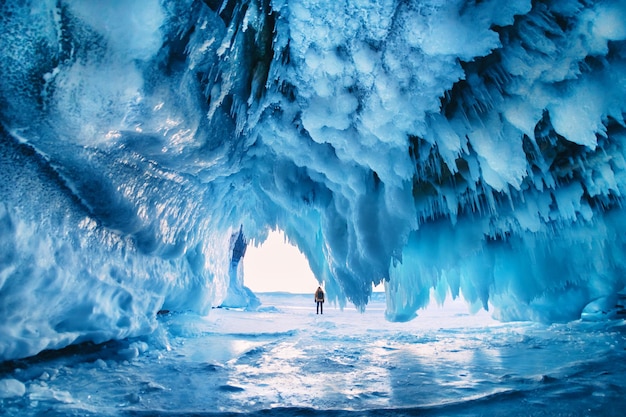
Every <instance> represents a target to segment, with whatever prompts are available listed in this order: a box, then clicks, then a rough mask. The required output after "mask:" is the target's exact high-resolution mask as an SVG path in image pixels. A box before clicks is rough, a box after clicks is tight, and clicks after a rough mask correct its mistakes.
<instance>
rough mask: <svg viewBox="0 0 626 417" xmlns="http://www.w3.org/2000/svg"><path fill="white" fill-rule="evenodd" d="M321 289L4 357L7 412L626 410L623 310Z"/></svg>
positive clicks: (1, 376)
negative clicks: (495, 312) (343, 295)
mask: <svg viewBox="0 0 626 417" xmlns="http://www.w3.org/2000/svg"><path fill="white" fill-rule="evenodd" d="M312 297H313V296H312V295H311V296H308V295H307V296H295V295H277V294H265V295H263V294H262V295H261V299H262V301H263V306H262V308H261V311H259V312H245V311H235V310H223V309H215V310H213V311H212V312H211V314H210V315H209V317H204V318H201V317H197V316H193V315H188V314H171V315H166V316H163V317H161V318H160V322H161V325H160V328H159V330H158V331H157V332H156V333H155V334H154V335H152V336H150V337H147V338H143V339H135V340H128V341H122V342H110V343H107V344H104V345H99V346H85V345H83V346H80V347H74V348H69V349H65V350H63V351H60V352H49V353H46V354H43V355H40V356H38V357H36V358H31V359H28V360H23V361H17V362H12V363H4V364H0V386H3V387H4V392H0V414H1V415H6V416H39V415H50V416H56V415H80V416H85V415H98V416H100V415H104V416H107V415H110V416H113V415H139V416H148V415H149V416H153V415H154V416H156V415H228V416H233V415H239V414H243V415H254V414H260V415H280V416H292V415H293V416H300V415H333V416H343V415H350V416H361V415H369V416H378V415H429V416H430V415H446V416H451V415H454V416H457V415H458V416H478V415H488V416H500V415H502V416H505V415H506V416H511V415H513V416H516V415H524V416H557V415H558V416H586V415H588V416H623V415H624V410H626V398H625V397H626V365H625V364H624V361H625V359H626V350H625V349H626V326H625V323H624V320H621V319H619V318H618V319H613V320H609V321H603V322H591V321H578V322H574V323H569V324H559V325H552V326H545V325H539V324H532V323H506V324H503V323H499V322H495V321H492V320H490V319H489V317H488V315H487V313H485V312H481V313H479V314H477V315H469V314H467V309H466V308H465V307H464V306H463V305H462V304H458V303H453V304H452V305H451V306H450V305H448V304H447V305H446V308H445V309H441V308H431V309H429V310H427V311H425V312H422V314H421V315H420V317H418V318H417V319H415V320H413V321H411V322H409V323H389V322H386V321H385V320H384V317H383V311H384V304H383V303H382V302H381V301H378V302H374V303H373V304H372V305H370V306H369V308H368V309H367V312H366V313H364V314H361V313H359V312H357V311H355V310H354V309H345V310H344V311H341V310H339V309H336V308H333V306H330V305H327V306H326V309H325V312H324V313H325V314H324V315H316V314H315V306H314V303H313V300H312ZM2 381H4V382H2ZM17 381H19V383H18V382H17ZM20 384H21V385H20ZM22 385H23V388H25V390H24V389H20V387H21V386H22ZM22 391H23V392H22Z"/></svg>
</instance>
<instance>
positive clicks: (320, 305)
mask: <svg viewBox="0 0 626 417" xmlns="http://www.w3.org/2000/svg"><path fill="white" fill-rule="evenodd" d="M319 313H322V314H324V303H322V302H321V301H318V302H317V314H319Z"/></svg>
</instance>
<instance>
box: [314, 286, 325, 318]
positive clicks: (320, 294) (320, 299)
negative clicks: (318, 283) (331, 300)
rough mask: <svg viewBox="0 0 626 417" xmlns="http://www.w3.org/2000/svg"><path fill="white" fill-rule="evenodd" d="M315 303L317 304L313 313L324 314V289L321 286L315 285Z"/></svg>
mask: <svg viewBox="0 0 626 417" xmlns="http://www.w3.org/2000/svg"><path fill="white" fill-rule="evenodd" d="M315 303H316V304H317V313H315V314H320V313H321V314H324V290H323V289H322V287H317V291H315Z"/></svg>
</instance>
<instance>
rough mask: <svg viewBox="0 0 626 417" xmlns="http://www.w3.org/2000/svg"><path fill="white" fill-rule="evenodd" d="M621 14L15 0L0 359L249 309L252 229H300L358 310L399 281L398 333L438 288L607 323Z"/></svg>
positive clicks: (516, 8) (391, 297) (256, 236)
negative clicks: (240, 262) (247, 260)
mask: <svg viewBox="0 0 626 417" xmlns="http://www.w3.org/2000/svg"><path fill="white" fill-rule="evenodd" d="M625 22H626V6H625V5H624V4H623V3H621V2H611V1H598V2H593V1H584V2H581V1H573V0H571V1H534V2H530V1H509V2H507V3H506V4H502V2H499V1H495V0H494V1H481V2H474V1H461V0H454V1H442V0H428V1H420V2H413V1H394V0H384V1H374V0H372V1H358V2H354V1H336V0H327V1H325V0H320V1H313V0H306V1H287V0H274V1H269V0H252V1H248V0H240V1H236V0H224V1H220V0H206V1H191V0H187V1H177V2H174V1H165V0H163V1H157V0H132V1H123V2H122V1H109V2H82V1H57V0H45V1H31V2H28V1H27V2H24V1H17V0H7V1H5V2H3V3H2V4H1V5H0V31H1V33H0V35H1V36H0V55H1V56H0V73H1V74H2V77H0V123H1V126H2V129H1V131H0V133H1V137H2V141H1V149H0V150H1V153H0V167H1V168H2V169H1V170H0V175H1V176H2V183H1V184H0V195H1V196H2V202H1V204H0V231H1V236H2V241H1V242H0V245H2V254H1V255H0V256H1V257H0V314H2V317H3V318H5V320H4V321H3V324H2V325H1V327H0V334H1V335H2V338H0V339H1V340H2V341H1V342H0V359H10V358H14V357H21V356H27V355H32V354H35V353H37V352H39V351H41V350H43V349H46V348H56V347H61V346H64V345H66V344H70V343H76V342H80V341H84V340H91V341H103V340H107V339H110V338H119V337H126V336H132V335H139V334H144V333H146V332H150V331H151V330H152V329H153V328H154V326H155V319H154V317H155V314H156V312H157V311H158V310H160V309H177V310H192V311H196V312H200V313H206V312H208V310H209V308H210V307H211V306H215V305H219V304H220V303H222V302H223V301H224V300H227V299H228V298H229V297H231V296H232V295H233V294H235V295H236V294H244V296H243V298H242V299H244V300H245V299H246V296H245V294H246V293H245V291H244V290H243V288H237V289H236V291H233V288H232V286H233V285H235V286H240V285H242V284H243V280H241V279H239V278H241V277H240V276H239V277H238V276H237V275H238V274H241V273H242V272H241V271H239V272H238V271H237V269H238V268H239V266H237V267H236V268H235V270H233V262H232V261H233V249H234V247H233V242H234V241H233V239H232V237H233V236H235V235H236V234H237V232H238V231H239V230H240V228H242V230H243V232H244V234H245V236H246V238H247V239H249V240H250V241H252V242H257V243H258V242H261V241H263V239H264V238H265V236H266V235H267V233H268V230H269V229H271V228H280V229H282V230H284V231H285V232H286V235H287V236H288V237H289V239H290V240H291V241H292V242H293V243H295V244H296V245H298V247H299V248H300V249H301V250H302V251H303V252H304V253H305V255H306V256H307V258H308V259H309V262H310V264H311V268H312V270H313V272H314V274H315V275H316V276H317V277H318V278H319V279H320V280H321V281H323V282H325V285H326V289H327V293H328V295H329V297H330V299H331V300H332V301H335V302H337V303H338V304H339V305H345V303H346V302H348V301H349V302H352V303H354V304H356V305H357V306H359V307H364V306H365V305H366V303H367V300H368V297H369V295H370V291H371V285H372V283H378V282H380V281H381V280H384V281H386V292H387V300H388V301H387V302H388V308H387V316H388V318H389V319H390V320H409V319H411V318H413V317H415V315H416V313H417V311H418V310H419V308H421V307H423V306H424V305H426V304H427V303H428V300H429V297H430V294H431V291H432V290H434V291H435V294H436V297H437V298H438V299H439V300H443V298H444V297H445V295H446V294H448V293H451V294H452V295H453V296H458V295H462V296H463V297H464V298H465V299H467V300H468V301H469V302H470V303H471V304H472V305H473V306H475V307H476V308H479V307H481V306H482V307H485V308H490V309H492V310H493V311H494V314H496V316H497V317H500V318H502V319H505V320H514V319H532V320H541V321H552V320H569V319H574V318H577V317H579V316H580V313H581V311H582V310H583V308H584V307H585V306H586V305H587V304H588V303H589V302H590V301H594V300H596V301H599V304H598V305H599V306H600V307H610V306H611V303H612V300H613V298H614V297H615V294H616V293H617V292H618V291H620V290H621V289H622V288H623V287H624V285H625V283H626V282H625V278H624V269H625V262H624V256H623V254H624V249H625V239H626V234H625V233H626V230H625V229H626V222H625V221H624V220H623V218H624V213H623V208H622V206H623V204H622V203H623V198H622V194H623V192H624V184H625V183H626V181H625V177H624V173H625V168H626V163H625V160H624V139H625V135H626V131H625V128H624V111H625V106H626V101H625V100H624V99H625V97H626V94H625V93H626V75H625V74H626V71H625V70H626V42H625V39H626V23H625ZM294 279H297V277H294ZM229 287H231V288H230V292H229ZM252 299H253V298H250V300H252ZM77 317H79V319H77Z"/></svg>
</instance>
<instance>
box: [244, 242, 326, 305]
mask: <svg viewBox="0 0 626 417" xmlns="http://www.w3.org/2000/svg"><path fill="white" fill-rule="evenodd" d="M243 268H244V285H245V286H246V287H248V288H250V289H251V290H252V291H253V292H255V293H263V292H289V293H293V294H308V293H313V292H314V291H315V288H317V285H318V282H317V279H316V278H315V276H314V275H313V272H312V271H311V268H309V264H308V262H307V260H306V257H305V256H304V254H303V253H302V252H300V250H299V249H298V248H297V247H295V246H294V245H291V244H289V243H287V242H286V240H285V235H284V233H283V232H282V231H273V232H270V234H269V236H268V238H267V240H266V241H265V242H263V244H261V245H259V246H254V245H249V246H248V248H247V249H246V254H245V256H244V257H243Z"/></svg>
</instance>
